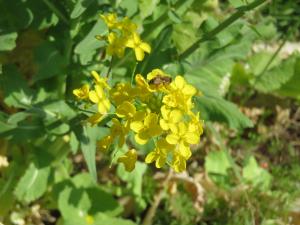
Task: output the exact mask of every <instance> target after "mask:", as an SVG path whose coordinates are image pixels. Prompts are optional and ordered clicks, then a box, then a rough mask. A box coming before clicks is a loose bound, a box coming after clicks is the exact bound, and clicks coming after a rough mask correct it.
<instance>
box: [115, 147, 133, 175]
mask: <svg viewBox="0 0 300 225" xmlns="http://www.w3.org/2000/svg"><path fill="white" fill-rule="evenodd" d="M136 160H137V153H136V151H135V150H134V149H131V150H129V151H128V152H127V153H126V154H125V155H123V156H121V157H119V158H118V162H119V163H123V164H124V167H125V170H126V171H128V172H131V171H132V170H134V168H135V163H136Z"/></svg>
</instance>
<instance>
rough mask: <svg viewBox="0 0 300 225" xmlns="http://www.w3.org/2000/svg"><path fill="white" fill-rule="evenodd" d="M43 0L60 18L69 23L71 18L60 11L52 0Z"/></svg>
mask: <svg viewBox="0 0 300 225" xmlns="http://www.w3.org/2000/svg"><path fill="white" fill-rule="evenodd" d="M43 1H44V3H45V4H46V5H47V6H48V8H49V9H51V10H52V11H53V12H54V14H56V15H57V16H58V18H60V19H61V20H62V21H63V22H64V23H65V24H67V25H69V20H68V19H67V17H65V15H64V14H63V13H62V12H61V11H59V9H58V8H57V7H56V6H55V5H54V4H53V3H52V2H50V1H49V0H43Z"/></svg>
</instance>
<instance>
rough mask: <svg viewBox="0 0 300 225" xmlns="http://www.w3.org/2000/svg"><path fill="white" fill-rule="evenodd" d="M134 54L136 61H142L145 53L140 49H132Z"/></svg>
mask: <svg viewBox="0 0 300 225" xmlns="http://www.w3.org/2000/svg"><path fill="white" fill-rule="evenodd" d="M134 53H135V57H136V60H137V61H142V60H143V59H144V57H145V53H144V51H143V49H141V48H140V47H136V48H134Z"/></svg>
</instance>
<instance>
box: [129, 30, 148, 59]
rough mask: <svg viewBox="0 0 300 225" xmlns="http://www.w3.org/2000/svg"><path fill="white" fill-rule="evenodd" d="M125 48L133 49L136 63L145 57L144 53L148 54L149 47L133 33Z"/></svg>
mask: <svg viewBox="0 0 300 225" xmlns="http://www.w3.org/2000/svg"><path fill="white" fill-rule="evenodd" d="M126 46H127V47H128V48H132V49H134V53H135V57H136V60H137V61H142V60H143V59H144V57H145V52H147V53H150V52H151V47H150V45H149V44H147V43H146V42H143V41H141V38H140V36H139V35H138V34H137V33H133V35H132V37H131V38H130V39H129V40H128V41H127V44H126Z"/></svg>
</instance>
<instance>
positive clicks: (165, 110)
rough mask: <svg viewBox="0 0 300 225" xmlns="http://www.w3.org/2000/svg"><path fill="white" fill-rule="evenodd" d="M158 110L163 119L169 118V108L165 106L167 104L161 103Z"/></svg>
mask: <svg viewBox="0 0 300 225" xmlns="http://www.w3.org/2000/svg"><path fill="white" fill-rule="evenodd" d="M160 111H161V114H162V117H163V118H164V119H169V113H170V110H169V109H168V108H167V106H165V105H163V106H162V107H161V109H160Z"/></svg>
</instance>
